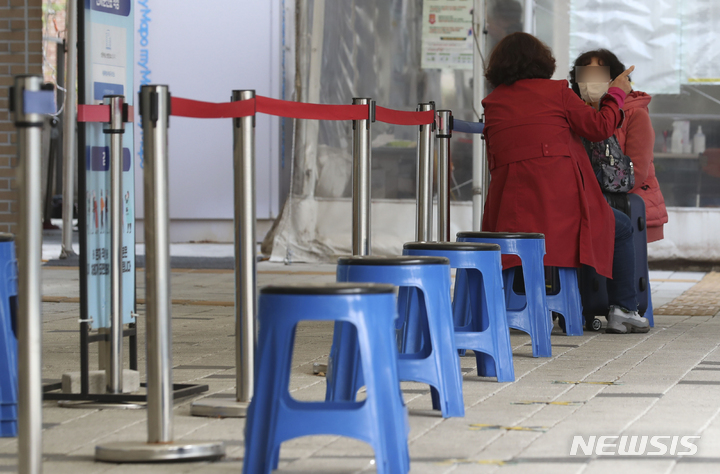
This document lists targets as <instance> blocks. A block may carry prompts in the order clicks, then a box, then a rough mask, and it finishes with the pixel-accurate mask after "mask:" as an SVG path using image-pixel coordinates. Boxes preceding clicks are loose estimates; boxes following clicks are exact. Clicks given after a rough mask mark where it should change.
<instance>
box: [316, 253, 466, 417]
mask: <svg viewBox="0 0 720 474" xmlns="http://www.w3.org/2000/svg"><path fill="white" fill-rule="evenodd" d="M448 264H449V262H448V259H446V258H438V257H345V258H340V259H339V260H338V266H337V280H338V281H339V282H364V283H385V284H391V285H394V286H397V287H400V289H399V294H398V304H399V310H400V315H401V320H400V321H401V322H404V323H405V324H403V325H402V326H403V328H404V330H403V334H402V341H401V344H400V346H401V347H400V352H401V354H400V356H399V361H398V374H399V377H400V380H402V381H413V382H421V383H426V384H428V385H430V391H431V397H432V404H433V408H434V409H436V410H440V411H441V412H442V415H443V416H444V417H453V416H464V415H465V405H464V403H463V396H462V373H461V371H460V360H459V359H458V357H457V349H456V346H455V335H454V330H453V321H452V306H451V302H450V267H449V266H448ZM356 344H357V334H356V331H355V329H354V328H353V327H352V326H351V325H348V324H346V323H341V322H338V323H336V324H335V332H334V335H333V345H332V349H331V351H330V363H329V367H328V374H327V378H328V390H327V399H328V400H355V396H356V394H357V391H358V389H360V388H361V387H362V386H363V372H362V371H361V370H360V366H361V363H360V362H361V359H362V357H361V356H360V357H358V355H359V351H358V350H357V347H356Z"/></svg>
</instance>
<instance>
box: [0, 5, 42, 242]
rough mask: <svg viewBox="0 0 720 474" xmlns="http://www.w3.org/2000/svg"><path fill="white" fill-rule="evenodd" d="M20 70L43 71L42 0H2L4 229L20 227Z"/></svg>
mask: <svg viewBox="0 0 720 474" xmlns="http://www.w3.org/2000/svg"><path fill="white" fill-rule="evenodd" d="M17 74H42V0H0V232H15V231H16V230H17V229H16V227H17V208H18V205H17V190H16V185H15V166H16V164H17V157H16V149H15V127H14V126H13V124H12V122H11V120H10V112H9V111H8V87H10V86H11V85H12V83H13V76H15V75H17Z"/></svg>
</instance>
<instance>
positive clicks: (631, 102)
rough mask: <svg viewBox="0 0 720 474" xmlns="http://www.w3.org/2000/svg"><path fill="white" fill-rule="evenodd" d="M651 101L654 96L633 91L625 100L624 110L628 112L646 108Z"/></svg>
mask: <svg viewBox="0 0 720 474" xmlns="http://www.w3.org/2000/svg"><path fill="white" fill-rule="evenodd" d="M651 100H652V96H651V95H650V94H646V93H645V92H641V91H632V92H631V93H629V94H628V96H627V98H626V99H625V105H624V106H623V109H625V110H626V111H627V110H630V109H637V108H645V107H647V106H648V104H649V103H650V101H651Z"/></svg>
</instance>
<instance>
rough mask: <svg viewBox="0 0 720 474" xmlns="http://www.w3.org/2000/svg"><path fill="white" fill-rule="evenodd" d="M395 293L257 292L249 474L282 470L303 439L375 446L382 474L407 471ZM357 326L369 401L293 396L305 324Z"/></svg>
mask: <svg viewBox="0 0 720 474" xmlns="http://www.w3.org/2000/svg"><path fill="white" fill-rule="evenodd" d="M396 318H397V308H396V297H395V287H393V286H391V285H376V284H362V283H337V284H330V285H287V286H275V287H272V286H271V287H265V288H263V289H262V290H261V291H260V301H259V307H258V323H259V325H260V332H259V336H258V344H257V349H256V357H255V393H254V395H253V398H252V402H251V404H250V407H249V409H248V419H247V423H246V425H245V462H244V465H243V472H244V473H245V474H260V473H262V474H266V473H267V474H269V473H270V472H271V471H272V470H273V469H277V467H278V461H279V457H280V445H281V443H283V442H284V441H287V440H290V439H293V438H297V437H300V436H311V435H337V436H348V437H351V438H355V439H358V440H361V441H364V442H366V443H368V444H370V445H371V446H372V447H373V449H374V451H375V459H376V467H377V472H378V473H381V474H396V473H398V474H403V473H407V472H408V471H409V470H410V456H409V452H408V445H407V438H408V433H409V425H408V420H407V410H406V408H405V405H404V403H403V399H402V393H401V391H400V382H399V379H398V370H397V367H398V354H397V348H396V342H395V319H396ZM308 320H309V321H335V322H341V323H343V324H345V325H352V327H353V328H354V330H355V335H356V337H357V343H356V344H355V347H356V348H357V351H358V354H359V357H358V360H359V362H360V368H361V369H360V370H362V374H363V378H364V385H365V387H366V392H367V398H366V399H365V400H364V401H360V402H358V401H355V400H344V401H325V402H300V401H297V400H295V399H294V398H293V397H292V396H291V395H290V392H289V390H288V387H289V383H290V371H291V367H292V353H293V343H294V339H295V329H296V327H297V325H298V324H299V323H300V322H301V321H308Z"/></svg>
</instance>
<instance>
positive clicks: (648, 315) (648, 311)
mask: <svg viewBox="0 0 720 474" xmlns="http://www.w3.org/2000/svg"><path fill="white" fill-rule="evenodd" d="M647 295H648V304H647V309H646V310H645V314H644V315H643V316H644V317H645V318H647V320H648V322H649V323H650V327H651V328H654V327H655V317H654V315H653V304H652V291H651V289H650V278H648V289H647Z"/></svg>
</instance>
